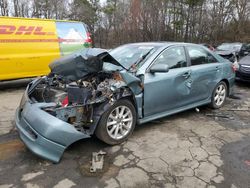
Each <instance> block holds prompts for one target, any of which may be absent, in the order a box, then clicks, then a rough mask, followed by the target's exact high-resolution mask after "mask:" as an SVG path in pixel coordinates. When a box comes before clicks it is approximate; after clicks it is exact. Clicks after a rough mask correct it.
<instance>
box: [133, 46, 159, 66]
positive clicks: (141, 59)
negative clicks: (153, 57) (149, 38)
mask: <svg viewBox="0 0 250 188" xmlns="http://www.w3.org/2000/svg"><path fill="white" fill-rule="evenodd" d="M153 49H154V48H151V49H150V50H149V51H148V52H147V53H145V54H144V55H142V56H141V58H139V59H138V60H137V61H136V62H134V63H133V64H132V65H131V66H130V67H129V70H131V68H135V67H136V66H137V65H138V64H140V63H141V62H142V61H143V60H144V59H145V58H146V57H147V56H148V55H149V54H150V52H151V51H152V50H153Z"/></svg>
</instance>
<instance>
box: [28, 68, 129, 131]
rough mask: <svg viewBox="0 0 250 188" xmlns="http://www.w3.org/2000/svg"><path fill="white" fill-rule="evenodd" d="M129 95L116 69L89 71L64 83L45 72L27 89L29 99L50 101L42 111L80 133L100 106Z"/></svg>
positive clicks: (89, 124)
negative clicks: (44, 74) (49, 104)
mask: <svg viewBox="0 0 250 188" xmlns="http://www.w3.org/2000/svg"><path fill="white" fill-rule="evenodd" d="M131 95H132V92H131V90H130V89H129V88H128V87H126V83H125V82H124V81H123V79H122V77H121V75H120V74H119V73H118V72H110V73H107V72H99V73H92V74H90V75H88V76H86V78H83V79H79V80H77V81H74V82H70V83H65V82H64V81H63V80H62V79H60V76H58V75H49V76H47V77H43V78H41V80H40V82H39V84H37V85H36V87H35V88H34V89H33V90H31V91H30V92H29V98H30V99H31V100H32V101H33V102H39V103H41V102H42V103H43V102H45V103H52V104H53V105H52V106H50V107H47V108H45V109H43V110H45V111H46V112H48V113H50V114H51V115H53V116H55V117H57V118H58V119H60V120H62V121H65V122H67V123H70V124H71V125H73V126H74V127H75V128H76V129H77V130H78V131H84V132H86V131H88V129H90V127H91V125H92V124H96V123H97V122H95V121H98V113H99V115H100V114H101V113H103V112H104V110H101V109H100V107H101V106H103V105H104V106H110V105H112V104H113V103H114V102H115V101H116V100H118V99H120V98H122V97H127V96H131ZM100 111H101V112H100Z"/></svg>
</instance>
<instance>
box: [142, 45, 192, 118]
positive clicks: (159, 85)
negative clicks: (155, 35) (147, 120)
mask: <svg viewBox="0 0 250 188" xmlns="http://www.w3.org/2000/svg"><path fill="white" fill-rule="evenodd" d="M156 63H161V64H167V65H168V66H169V72H166V73H150V72H149V71H148V72H146V73H145V77H144V117H148V116H150V115H154V114H157V113H160V112H166V111H170V110H172V109H175V108H178V107H181V106H182V105H183V103H185V101H186V100H189V98H190V91H191V85H190V78H191V77H192V71H191V68H190V67H187V59H186V55H185V50H184V47H182V46H175V47H170V48H167V49H165V50H164V51H163V52H162V53H161V54H160V55H159V56H158V57H157V59H156V60H155V61H154V62H153V64H156Z"/></svg>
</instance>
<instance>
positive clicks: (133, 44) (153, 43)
mask: <svg viewBox="0 0 250 188" xmlns="http://www.w3.org/2000/svg"><path fill="white" fill-rule="evenodd" d="M177 44H178V45H199V44H194V43H185V42H168V41H160V42H137V43H128V44H125V45H131V46H157V47H164V46H165V47H168V46H171V45H177Z"/></svg>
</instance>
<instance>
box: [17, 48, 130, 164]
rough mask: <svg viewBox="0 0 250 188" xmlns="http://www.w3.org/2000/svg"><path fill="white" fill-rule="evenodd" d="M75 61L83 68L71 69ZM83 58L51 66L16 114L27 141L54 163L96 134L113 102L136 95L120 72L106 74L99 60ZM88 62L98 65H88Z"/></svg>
mask: <svg viewBox="0 0 250 188" xmlns="http://www.w3.org/2000/svg"><path fill="white" fill-rule="evenodd" d="M102 54H103V53H102ZM93 57H95V58H93ZM96 57H98V58H96ZM77 58H78V60H77V61H79V62H80V63H81V64H80V66H81V68H79V62H77V63H76V64H75V65H76V67H73V68H72V62H73V64H74V61H75V60H76V59H77ZM81 58H82V59H81ZM81 58H80V60H79V55H77V56H74V57H71V58H70V59H71V60H69V59H66V60H65V59H63V60H60V61H59V62H58V61H57V62H56V65H55V64H53V65H52V67H53V66H54V67H53V68H51V69H52V71H51V73H50V74H49V75H48V76H45V77H42V78H38V79H36V80H34V81H33V82H31V83H30V84H29V85H28V87H27V89H26V91H25V93H24V95H23V98H22V100H21V103H20V106H19V107H18V109H17V111H16V126H17V129H18V131H19V134H20V137H21V139H22V140H23V142H24V143H25V144H26V146H27V147H28V148H29V149H30V150H31V151H32V152H34V153H35V154H37V155H39V156H41V157H43V158H46V159H49V160H51V161H53V162H59V161H60V158H61V156H62V154H63V152H64V150H65V149H66V148H67V147H68V146H69V145H71V144H72V143H74V142H76V141H78V140H80V139H84V138H89V137H90V136H91V135H92V134H94V131H95V129H96V126H97V125H98V122H99V119H100V117H101V115H102V114H103V113H104V112H105V111H106V110H107V109H108V108H109V107H110V106H111V105H112V104H114V103H115V101H117V100H118V99H120V98H122V97H132V96H133V93H132V90H131V89H130V88H129V87H128V86H127V84H126V82H124V80H123V77H122V75H121V74H120V73H119V71H110V72H107V71H102V66H99V63H100V62H99V60H100V57H99V56H98V55H96V56H91V57H90V58H88V57H84V56H82V55H81ZM89 59H91V61H93V62H94V63H96V64H95V65H93V66H91V65H88V66H86V65H87V63H89V62H90V61H88V60H89ZM65 62H66V63H65ZM86 62H87V63H86ZM93 62H92V63H93ZM77 66H78V68H77ZM77 71H78V72H77ZM79 71H80V72H79Z"/></svg>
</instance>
